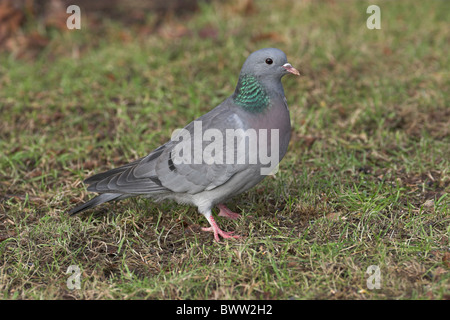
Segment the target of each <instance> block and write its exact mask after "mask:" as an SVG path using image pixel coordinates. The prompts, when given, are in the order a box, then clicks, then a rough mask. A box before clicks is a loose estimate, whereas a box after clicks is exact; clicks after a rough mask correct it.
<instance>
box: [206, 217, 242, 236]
mask: <svg viewBox="0 0 450 320" xmlns="http://www.w3.org/2000/svg"><path fill="white" fill-rule="evenodd" d="M204 216H205V218H206V220H208V222H209V224H210V225H211V227H209V228H202V231H212V232H214V239H215V240H216V241H217V242H220V239H219V235H220V236H222V238H224V239H228V238H235V239H236V238H240V236H238V235H234V236H233V235H232V234H233V231H230V232H225V231H222V230H221V229H220V228H219V226H218V225H217V223H216V221H215V220H214V217H213V216H212V213H211V210H209V211H208V212H207V213H206V214H204Z"/></svg>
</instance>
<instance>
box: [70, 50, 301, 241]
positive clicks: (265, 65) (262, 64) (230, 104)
mask: <svg viewBox="0 0 450 320" xmlns="http://www.w3.org/2000/svg"><path fill="white" fill-rule="evenodd" d="M287 74H294V75H297V76H298V75H300V73H299V71H298V70H297V69H295V68H294V67H293V66H292V65H291V64H290V63H289V62H288V61H287V58H286V54H285V53H284V52H283V51H281V50H279V49H276V48H264V49H260V50H258V51H255V52H253V53H251V54H250V55H249V56H248V58H247V59H246V61H245V62H244V64H243V66H242V69H241V72H240V75H239V79H238V83H237V86H236V89H235V91H234V92H233V94H232V95H231V96H229V97H228V98H226V99H225V100H224V101H223V102H222V103H220V104H219V105H218V106H217V107H215V108H214V109H212V110H211V111H209V112H208V113H206V114H204V115H203V116H201V117H199V118H197V119H196V120H194V121H192V122H191V123H189V124H188V125H187V126H186V127H184V128H183V129H178V130H175V131H174V133H173V134H172V137H171V139H170V141H168V142H167V143H165V144H163V145H161V146H160V147H158V148H156V149H155V150H153V151H152V152H150V154H148V155H147V156H145V157H142V158H140V159H138V160H135V161H133V162H131V163H128V164H126V165H123V166H121V167H118V168H115V169H112V170H109V171H106V172H102V173H98V174H95V175H93V176H91V177H89V178H87V179H86V180H85V181H84V183H85V184H86V185H88V188H87V190H88V191H92V192H96V193H98V194H99V195H98V196H96V197H95V198H93V199H91V200H89V201H87V202H85V203H83V204H81V205H79V206H77V207H75V208H73V209H71V210H70V211H69V212H68V213H69V215H74V214H77V213H79V212H81V211H83V210H86V209H90V208H93V207H95V206H97V205H100V204H102V203H105V202H109V201H117V200H122V199H126V198H129V197H134V196H143V197H148V198H152V199H154V200H155V201H160V200H164V199H171V200H175V201H176V202H177V203H180V204H188V205H193V206H196V207H197V208H198V212H199V213H201V214H202V215H204V216H205V218H206V220H207V221H208V222H209V225H210V226H209V227H207V228H202V230H203V231H210V232H213V234H214V239H215V240H216V241H217V242H220V238H219V236H221V237H222V238H224V239H228V238H239V237H240V236H239V235H235V234H233V233H234V232H233V231H230V232H226V231H223V230H221V229H220V228H219V226H218V225H217V223H216V221H215V219H214V217H213V215H212V209H213V208H214V207H215V206H217V208H218V209H219V213H218V215H219V216H221V217H226V218H230V219H238V218H239V217H240V214H239V213H236V212H233V211H232V210H230V209H229V208H227V206H226V205H225V202H226V201H227V200H229V199H230V198H232V197H234V196H236V195H238V194H240V193H243V192H245V191H247V190H249V189H250V188H252V187H254V186H255V185H256V184H258V183H259V182H260V181H261V180H263V179H264V178H265V177H266V176H267V175H269V174H270V173H273V172H276V170H277V168H278V163H279V162H280V161H281V159H282V158H283V157H284V155H285V154H286V152H287V149H288V144H289V141H290V135H291V124H290V115H289V109H288V105H287V101H286V97H285V95H284V89H283V85H282V83H281V78H282V77H283V76H285V75H287Z"/></svg>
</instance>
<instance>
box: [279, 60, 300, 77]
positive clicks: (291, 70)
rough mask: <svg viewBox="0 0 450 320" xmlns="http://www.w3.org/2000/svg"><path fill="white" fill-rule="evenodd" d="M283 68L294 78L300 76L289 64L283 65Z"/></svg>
mask: <svg viewBox="0 0 450 320" xmlns="http://www.w3.org/2000/svg"><path fill="white" fill-rule="evenodd" d="M283 68H285V69H286V70H287V72H290V73H292V74H295V75H296V76H299V75H300V72H299V71H298V70H297V69H295V68H294V67H293V66H292V65H291V64H290V63H285V64H283Z"/></svg>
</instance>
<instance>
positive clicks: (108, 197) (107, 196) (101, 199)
mask: <svg viewBox="0 0 450 320" xmlns="http://www.w3.org/2000/svg"><path fill="white" fill-rule="evenodd" d="M120 196H122V194H120V193H103V194H101V195H99V196H97V197H95V198H93V199H91V200H89V201H88V202H85V203H83V204H82V205H79V206H78V207H75V208H73V209H72V210H70V211H69V212H68V214H69V215H71V216H73V215H75V214H77V213H79V212H81V211H83V210H87V209H90V208H93V207H95V206H97V205H99V204H102V203H105V202H108V201H112V200H115V199H117V198H119V197H120Z"/></svg>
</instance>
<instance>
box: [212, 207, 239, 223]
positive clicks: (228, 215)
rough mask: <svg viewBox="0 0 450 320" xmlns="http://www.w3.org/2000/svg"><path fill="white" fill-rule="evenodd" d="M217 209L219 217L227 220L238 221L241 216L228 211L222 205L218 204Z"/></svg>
mask: <svg viewBox="0 0 450 320" xmlns="http://www.w3.org/2000/svg"><path fill="white" fill-rule="evenodd" d="M217 207H218V208H219V210H220V211H219V216H220V217H226V218H228V219H232V220H235V219H239V218H240V217H241V215H240V214H239V213H236V212H233V211H231V210H230V209H228V208H227V206H226V205H224V204H218V205H217Z"/></svg>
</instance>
